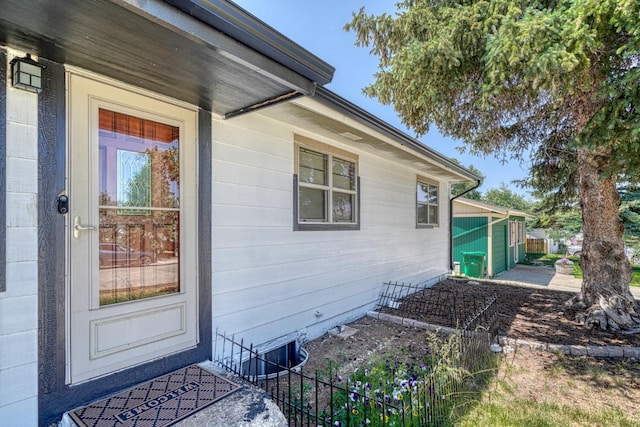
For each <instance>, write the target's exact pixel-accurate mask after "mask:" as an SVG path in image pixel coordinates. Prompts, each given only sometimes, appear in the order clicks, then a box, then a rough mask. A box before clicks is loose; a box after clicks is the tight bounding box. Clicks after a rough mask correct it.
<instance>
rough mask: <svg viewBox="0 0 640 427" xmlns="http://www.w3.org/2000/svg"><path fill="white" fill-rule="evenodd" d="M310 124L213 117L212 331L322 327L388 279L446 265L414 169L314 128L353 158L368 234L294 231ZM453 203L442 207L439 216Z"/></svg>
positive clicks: (424, 274)
mask: <svg viewBox="0 0 640 427" xmlns="http://www.w3.org/2000/svg"><path fill="white" fill-rule="evenodd" d="M302 133H307V134H308V132H307V131H305V129H300V128H296V127H293V126H292V125H289V124H284V123H282V122H279V121H276V120H273V119H270V118H267V117H265V116H264V115H261V114H252V115H250V116H240V117H236V118H234V119H233V120H227V121H222V120H219V121H218V120H214V122H213V138H214V145H213V159H212V161H213V171H214V173H213V176H214V182H213V213H212V215H213V224H212V225H213V231H212V238H213V251H212V252H213V253H212V263H213V264H212V267H213V279H212V280H213V293H212V310H213V328H214V330H215V329H216V328H217V329H218V330H219V331H225V332H226V333H229V334H231V333H234V334H236V337H242V338H244V339H245V342H252V343H254V344H262V343H265V342H267V341H270V340H273V339H276V338H279V337H282V336H283V335H291V334H293V335H295V336H301V337H303V338H304V337H314V336H318V335H319V334H321V333H323V332H325V331H326V330H327V329H329V328H330V327H333V326H335V325H336V324H340V323H345V322H347V321H349V320H353V319H355V318H358V317H361V316H362V315H364V314H365V313H366V311H367V310H369V309H371V308H372V307H373V304H374V303H375V301H376V299H377V296H378V292H379V290H380V288H381V286H382V284H383V283H384V282H387V281H395V280H398V281H403V282H412V283H417V282H420V281H426V280H437V279H438V278H440V277H442V276H443V275H444V274H446V272H447V271H448V263H449V259H448V252H447V250H446V248H447V247H448V246H447V245H448V231H447V227H439V228H434V229H424V230H417V231H416V228H415V209H416V199H415V185H416V173H417V172H418V171H416V170H415V169H411V168H408V167H407V165H406V164H403V163H399V162H394V161H392V160H389V159H387V158H386V157H383V156H379V155H375V154H373V153H369V152H366V151H363V150H362V149H361V148H359V147H358V145H357V143H353V144H346V143H345V142H344V141H342V142H337V141H336V142H334V141H331V140H328V139H327V138H322V137H320V136H316V135H310V136H309V138H311V137H312V136H313V139H314V140H316V141H322V143H324V144H331V150H333V151H330V152H333V153H340V158H343V159H346V160H348V161H354V162H356V164H357V169H358V170H357V174H358V175H359V176H360V187H359V193H360V194H359V196H360V205H359V207H358V208H359V209H360V223H361V228H360V231H358V232H353V233H349V232H344V231H341V230H327V231H324V232H315V233H314V232H310V233H301V232H295V231H293V230H292V227H291V221H292V218H293V210H294V204H293V203H292V200H293V191H294V186H292V184H291V183H292V174H294V173H295V164H296V159H295V156H296V155H297V154H296V149H295V146H296V145H295V141H298V139H299V138H298V135H299V134H302ZM313 149H316V150H318V148H317V147H313ZM321 151H325V150H321ZM344 154H351V155H352V156H357V160H355V159H353V158H352V157H347V156H344ZM439 190H440V191H439V192H440V194H445V193H446V191H445V190H446V188H445V187H444V184H443V187H442V188H440V189H439ZM446 208H447V204H446V203H440V204H439V212H438V215H439V216H440V217H442V218H444V217H446V216H447V212H446V210H445V209H446Z"/></svg>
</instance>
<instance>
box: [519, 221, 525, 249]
mask: <svg viewBox="0 0 640 427" xmlns="http://www.w3.org/2000/svg"><path fill="white" fill-rule="evenodd" d="M524 235H525V227H524V222H522V221H519V222H518V244H519V245H521V244H523V243H524Z"/></svg>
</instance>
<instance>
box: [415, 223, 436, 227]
mask: <svg viewBox="0 0 640 427" xmlns="http://www.w3.org/2000/svg"><path fill="white" fill-rule="evenodd" d="M436 227H438V225H434V224H416V228H436Z"/></svg>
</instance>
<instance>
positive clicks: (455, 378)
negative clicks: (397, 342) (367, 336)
mask: <svg viewBox="0 0 640 427" xmlns="http://www.w3.org/2000/svg"><path fill="white" fill-rule="evenodd" d="M427 337H428V338H427V340H428V343H429V352H428V353H427V354H424V355H423V357H422V360H420V361H418V362H415V361H414V362H411V361H409V360H408V356H407V353H405V352H401V351H400V352H396V354H394V355H384V356H378V357H376V358H374V359H372V360H369V361H368V362H367V364H366V365H365V366H364V367H361V368H356V369H355V371H354V372H353V373H352V374H351V375H350V376H349V377H347V378H344V379H343V378H342V377H340V376H337V377H336V380H337V382H338V383H339V384H342V385H343V387H341V388H340V389H339V390H338V391H337V392H335V393H334V394H333V396H332V407H333V408H334V409H333V413H332V414H329V413H326V412H325V414H324V417H325V419H328V418H330V417H332V420H334V424H333V425H335V426H339V427H346V426H371V427H376V426H392V425H402V426H406V427H412V426H413V427H415V426H423V425H433V424H435V425H452V423H453V419H454V415H455V413H456V410H457V409H458V408H459V407H460V406H461V405H464V404H465V402H468V401H469V398H470V397H471V396H473V395H476V392H475V389H476V387H477V383H478V381H467V380H469V379H470V378H472V377H477V376H476V375H472V374H470V373H469V372H468V371H467V370H466V369H464V368H463V367H461V366H460V360H462V359H463V357H462V352H463V351H464V348H463V341H462V336H461V334H460V333H458V334H454V335H451V336H450V337H449V338H447V339H444V340H441V339H439V338H438V337H437V336H436V335H434V334H428V335H427ZM414 356H415V355H414ZM478 374H479V373H478ZM483 382H484V381H483Z"/></svg>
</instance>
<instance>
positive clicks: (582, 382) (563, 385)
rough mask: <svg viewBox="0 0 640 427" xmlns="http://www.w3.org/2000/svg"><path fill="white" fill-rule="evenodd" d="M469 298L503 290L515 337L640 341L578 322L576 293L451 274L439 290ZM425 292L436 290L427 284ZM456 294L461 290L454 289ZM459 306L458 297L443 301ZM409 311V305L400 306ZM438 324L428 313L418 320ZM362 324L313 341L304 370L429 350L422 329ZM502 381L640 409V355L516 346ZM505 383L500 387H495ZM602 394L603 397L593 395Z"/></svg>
mask: <svg viewBox="0 0 640 427" xmlns="http://www.w3.org/2000/svg"><path fill="white" fill-rule="evenodd" d="M452 287H455V288H456V290H457V291H462V292H464V293H465V295H466V297H469V298H477V299H486V298H487V297H489V296H491V295H493V294H494V293H495V294H497V300H498V311H499V322H500V325H499V333H500V334H501V335H506V336H508V337H510V338H515V339H521V340H530V341H540V342H549V343H557V344H565V345H594V346H630V347H640V336H638V335H626V336H625V335H616V334H611V333H607V332H604V331H600V330H595V329H593V330H589V329H586V328H584V327H582V326H580V325H579V324H577V323H576V322H574V321H573V313H570V312H568V311H567V310H566V308H565V307H564V303H565V301H567V300H568V299H569V298H570V297H571V296H572V295H573V293H571V292H559V291H552V290H548V289H540V288H531V287H519V286H513V285H505V284H497V283H492V282H482V283H475V284H469V283H466V282H463V281H453V280H447V281H444V282H442V283H440V284H438V285H436V286H435V287H434V288H435V289H436V290H437V289H451V288H452ZM425 292H429V290H426V291H425ZM452 294H453V293H452ZM442 303H443V304H448V303H449V304H451V303H452V302H451V301H448V302H447V301H442ZM387 311H389V312H393V314H396V315H402V306H400V307H399V309H397V310H391V309H388V310H387ZM418 320H422V321H426V322H430V323H431V322H437V321H438V319H432V318H429V316H425V317H424V318H423V319H418ZM347 326H349V327H350V328H354V329H355V330H357V332H355V333H354V334H353V335H350V336H348V337H342V336H336V335H331V334H326V335H324V336H322V337H320V338H318V339H315V340H312V341H310V342H308V343H306V344H305V348H306V349H307V351H308V352H309V359H308V361H307V364H306V365H305V367H304V368H303V371H304V372H305V373H307V374H312V373H313V372H315V371H319V372H320V373H321V374H322V373H327V370H329V371H331V373H332V374H334V375H335V374H340V375H349V374H350V373H352V372H353V370H354V369H355V368H356V367H359V366H363V364H364V363H365V361H366V360H367V359H369V358H371V357H375V355H376V354H377V355H385V354H394V353H395V354H397V353H403V354H405V355H408V357H412V355H414V357H415V358H416V360H418V358H419V357H420V355H422V354H424V353H425V352H426V351H427V344H426V340H425V334H426V332H425V331H424V330H421V329H416V328H412V327H406V326H401V325H396V324H392V323H389V322H385V321H381V320H377V319H374V318H371V317H363V318H361V319H358V320H357V321H355V322H353V323H351V324H349V325H347ZM503 358H504V362H505V363H503V364H502V365H501V367H500V370H499V372H496V378H497V381H498V382H499V383H500V384H503V385H504V381H506V380H508V382H509V386H508V387H510V390H511V391H510V392H509V393H510V395H512V398H514V399H533V400H534V401H536V402H548V403H551V404H558V405H567V406H570V407H574V408H578V409H580V410H584V411H594V410H606V409H607V408H612V407H614V408H620V409H621V410H623V411H632V412H633V411H637V402H639V401H640V363H638V361H637V360H635V359H594V358H591V357H586V356H578V357H575V356H573V357H572V356H564V355H556V354H552V353H547V352H540V351H534V350H527V349H522V348H516V349H514V352H513V353H511V354H506V355H504V356H503ZM491 387H497V386H491ZM595 393H597V394H598V395H599V399H597V401H596V400H593V399H592V398H591V397H590V396H593V395H594V394H595Z"/></svg>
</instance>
